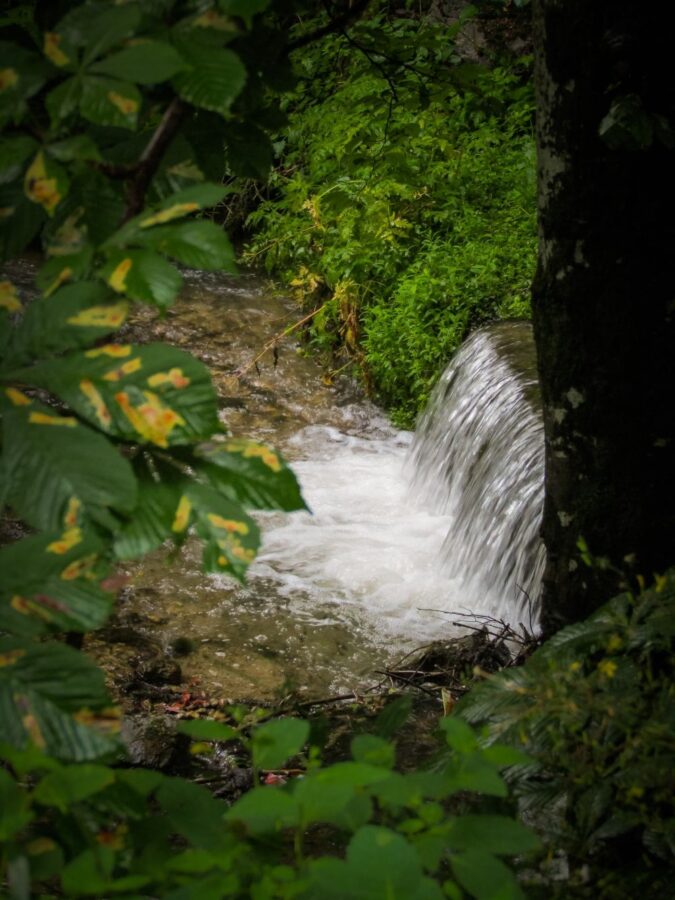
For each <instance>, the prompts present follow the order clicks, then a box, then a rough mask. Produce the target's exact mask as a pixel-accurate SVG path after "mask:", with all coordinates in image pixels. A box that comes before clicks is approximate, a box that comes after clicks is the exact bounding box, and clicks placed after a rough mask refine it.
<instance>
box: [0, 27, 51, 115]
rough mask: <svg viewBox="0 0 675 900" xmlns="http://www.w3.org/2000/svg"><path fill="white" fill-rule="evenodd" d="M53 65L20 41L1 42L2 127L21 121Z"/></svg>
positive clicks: (0, 105) (0, 94) (0, 96)
mask: <svg viewBox="0 0 675 900" xmlns="http://www.w3.org/2000/svg"><path fill="white" fill-rule="evenodd" d="M50 69H51V66H50V65H49V64H48V63H47V62H45V60H43V59H42V58H41V57H40V56H36V55H35V54H34V53H31V52H30V51H28V50H25V49H24V48H23V47H21V46H20V45H19V44H18V43H17V42H16V41H14V42H11V43H10V42H9V41H0V127H2V126H4V125H5V124H6V123H7V122H18V121H20V120H21V118H22V117H23V115H24V114H25V112H26V100H27V99H28V98H29V97H32V96H33V94H35V93H36V92H37V91H39V90H40V88H41V87H42V85H43V84H44V83H45V81H46V80H47V78H48V77H49V73H50Z"/></svg>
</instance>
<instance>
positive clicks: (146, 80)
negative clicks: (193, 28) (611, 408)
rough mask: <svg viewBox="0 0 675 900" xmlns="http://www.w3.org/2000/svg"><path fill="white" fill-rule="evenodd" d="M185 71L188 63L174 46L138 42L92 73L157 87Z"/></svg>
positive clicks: (103, 61) (97, 66) (102, 61)
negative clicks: (159, 83) (156, 85)
mask: <svg viewBox="0 0 675 900" xmlns="http://www.w3.org/2000/svg"><path fill="white" fill-rule="evenodd" d="M185 68H186V64H185V62H184V61H183V59H182V58H181V56H180V54H179V53H178V52H177V50H175V49H174V47H172V46H171V44H165V43H164V42H162V41H139V42H138V43H135V44H132V46H130V47H125V48H124V49H123V50H120V51H119V52H118V53H115V54H113V55H112V56H109V57H107V59H104V60H101V62H98V63H95V64H94V65H93V66H92V67H91V68H90V70H89V71H90V72H96V73H99V74H101V75H112V76H113V77H114V78H121V79H123V80H125V81H133V82H134V83H135V84H157V83H158V82H160V81H166V80H167V79H169V78H171V77H172V76H173V75H175V74H176V73H177V72H180V71H181V70H182V69H185Z"/></svg>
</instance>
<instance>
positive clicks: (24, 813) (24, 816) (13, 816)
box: [0, 769, 33, 842]
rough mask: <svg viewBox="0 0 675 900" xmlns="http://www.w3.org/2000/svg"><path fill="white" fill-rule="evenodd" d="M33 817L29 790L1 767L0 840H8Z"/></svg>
mask: <svg viewBox="0 0 675 900" xmlns="http://www.w3.org/2000/svg"><path fill="white" fill-rule="evenodd" d="M32 818H33V816H32V814H31V812H30V798H29V795H28V792H27V791H25V790H22V789H21V788H20V787H19V785H18V784H17V783H16V781H14V779H13V778H12V777H11V775H10V774H9V773H8V772H5V770H4V769H0V842H5V841H8V840H9V839H10V838H11V837H12V836H13V835H15V834H16V832H17V831H20V830H21V829H22V828H24V827H25V826H26V825H27V824H28V823H29V822H30V820H31V819H32Z"/></svg>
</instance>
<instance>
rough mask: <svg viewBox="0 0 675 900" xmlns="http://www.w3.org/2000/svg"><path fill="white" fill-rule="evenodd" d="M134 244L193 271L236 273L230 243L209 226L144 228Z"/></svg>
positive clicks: (183, 224) (194, 223)
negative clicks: (169, 257) (167, 257)
mask: <svg viewBox="0 0 675 900" xmlns="http://www.w3.org/2000/svg"><path fill="white" fill-rule="evenodd" d="M138 241H139V243H142V244H144V245H145V246H147V247H152V248H153V249H154V250H158V251H159V252H160V253H164V254H165V255H166V256H172V257H173V258H174V259H177V260H178V261H179V262H181V263H183V264H184V265H186V266H191V267H192V268H193V269H207V270H213V271H218V270H221V269H225V270H226V271H229V272H236V270H237V269H236V265H235V262H234V248H233V247H232V244H231V243H230V239H229V238H228V236H227V235H226V234H225V232H224V231H223V229H222V228H220V227H218V225H214V223H213V222H207V221H204V220H201V221H190V222H180V223H179V224H177V225H161V226H157V227H155V228H146V229H144V230H143V231H141V232H140V234H139V236H138Z"/></svg>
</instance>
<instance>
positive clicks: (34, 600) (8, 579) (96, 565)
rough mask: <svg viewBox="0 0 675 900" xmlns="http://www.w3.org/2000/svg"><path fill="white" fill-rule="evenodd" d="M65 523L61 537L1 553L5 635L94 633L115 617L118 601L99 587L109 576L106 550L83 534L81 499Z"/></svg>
mask: <svg viewBox="0 0 675 900" xmlns="http://www.w3.org/2000/svg"><path fill="white" fill-rule="evenodd" d="M62 522H63V525H62V530H61V531H59V532H54V533H52V534H49V535H36V536H34V537H27V538H23V540H20V541H15V542H14V543H12V544H9V545H8V546H7V547H3V548H2V549H1V550H0V568H1V570H2V585H1V586H0V610H1V614H2V622H3V628H4V629H5V630H6V631H11V632H12V633H14V634H20V635H34V634H40V633H42V632H44V631H47V630H49V629H52V630H53V629H56V630H57V631H66V630H69V631H89V630H91V629H93V628H98V627H99V626H101V625H102V624H103V623H104V622H105V620H106V619H107V617H108V615H109V614H110V610H111V608H112V601H113V598H112V596H111V595H110V594H108V593H106V592H105V591H104V590H102V589H101V588H100V587H99V583H98V582H99V579H100V577H102V576H103V575H104V574H105V573H106V572H107V564H106V562H105V560H104V559H103V558H102V556H101V552H102V549H103V548H102V544H101V542H100V541H99V540H98V539H97V538H95V537H93V536H92V534H91V533H89V532H86V531H84V530H83V528H82V522H81V516H80V505H79V501H78V500H77V498H71V499H70V501H69V502H68V504H67V506H66V508H65V509H64V510H63V514H62Z"/></svg>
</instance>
